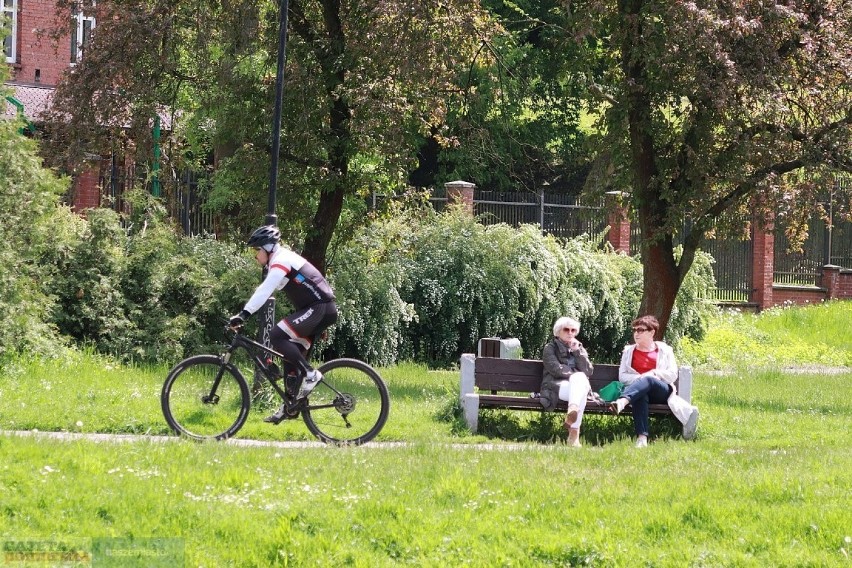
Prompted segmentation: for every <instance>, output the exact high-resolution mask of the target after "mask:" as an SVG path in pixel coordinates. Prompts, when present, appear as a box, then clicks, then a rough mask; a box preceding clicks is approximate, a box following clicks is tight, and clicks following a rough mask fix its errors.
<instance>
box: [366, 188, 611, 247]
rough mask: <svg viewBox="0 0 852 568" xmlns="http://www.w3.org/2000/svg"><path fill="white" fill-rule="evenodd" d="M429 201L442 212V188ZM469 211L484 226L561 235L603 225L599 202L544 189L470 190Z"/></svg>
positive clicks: (379, 198)
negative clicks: (500, 225) (534, 227)
mask: <svg viewBox="0 0 852 568" xmlns="http://www.w3.org/2000/svg"><path fill="white" fill-rule="evenodd" d="M384 199H385V196H381V195H375V194H374V195H373V197H372V204H373V207H374V208H375V207H376V206H377V205H378V204H380V203H381V202H382V201H383V200H384ZM429 201H430V203H432V206H433V207H434V208H435V210H436V211H442V210H443V209H444V207H445V206H446V203H447V197H446V192H445V190H444V188H440V189H435V190H434V191H433V193H432V195H431V197H430V198H429ZM473 214H474V215H476V216H477V218H478V219H479V220H480V221H481V222H482V223H483V224H484V225H495V224H497V223H506V224H507V225H511V226H513V227H518V226H520V225H537V226H538V227H539V229H540V230H541V231H542V233H545V234H549V235H553V236H556V237H562V238H573V237H578V236H580V235H582V234H588V235H594V234H597V233H600V232H602V231H603V230H604V229H605V228H606V225H607V216H606V211H605V209H604V207H603V202H602V201H594V202H591V203H590V202H588V201H583V200H581V199H580V198H578V197H576V196H570V195H562V194H558V193H549V192H546V191H540V192H538V193H533V192H530V191H480V190H474V193H473Z"/></svg>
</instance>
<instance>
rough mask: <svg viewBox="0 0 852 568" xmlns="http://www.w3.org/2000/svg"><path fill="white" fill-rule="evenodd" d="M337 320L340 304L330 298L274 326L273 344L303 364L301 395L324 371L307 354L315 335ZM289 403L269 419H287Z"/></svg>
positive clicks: (276, 420)
mask: <svg viewBox="0 0 852 568" xmlns="http://www.w3.org/2000/svg"><path fill="white" fill-rule="evenodd" d="M336 321H337V306H336V305H335V304H334V302H327V303H322V304H314V305H312V306H308V307H307V308H303V309H301V310H298V311H296V312H293V313H292V314H290V315H288V316H287V317H285V318H284V319H283V320H281V321H280V322H278V325H276V326H275V327H274V328H273V329H272V333H270V335H269V340H270V343H271V344H272V348H273V349H275V350H276V351H278V352H279V353H281V354H282V355H284V357H285V358H286V359H288V360H289V361H291V362H292V363H294V364H296V365H297V366H298V367H299V368H300V370H299V375H302V376H303V377H304V379H303V382H302V385H301V387H300V388H299V392H298V394H297V398H304V397H305V396H307V395H308V393H310V391H311V388H312V387H313V386H314V385H316V384H317V383H318V382H319V380H320V379H321V378H322V375H321V374H319V372H318V371H316V370H315V369H314V368H313V367H312V366H311V364H310V363H309V362H308V360H307V359H306V358H305V354H306V353H307V352H308V350H310V348H311V346H312V345H313V340H314V337H315V336H316V335H319V334H320V333H322V332H323V331H324V330H325V329H326V328H328V327H329V326H330V325H331V324H333V323H334V322H336ZM285 407H286V403H285V404H283V405H282V406H281V408H279V409H278V411H277V412H276V413H275V414H273V415H271V416H268V417H267V418H266V421H267V422H272V423H275V424H277V423H278V422H280V421H281V420H282V419H283V416H284V409H285Z"/></svg>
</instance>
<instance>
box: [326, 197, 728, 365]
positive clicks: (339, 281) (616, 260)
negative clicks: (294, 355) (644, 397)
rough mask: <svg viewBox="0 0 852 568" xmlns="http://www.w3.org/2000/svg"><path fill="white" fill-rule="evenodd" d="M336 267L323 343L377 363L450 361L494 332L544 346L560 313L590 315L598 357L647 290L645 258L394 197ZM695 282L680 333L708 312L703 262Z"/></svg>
mask: <svg viewBox="0 0 852 568" xmlns="http://www.w3.org/2000/svg"><path fill="white" fill-rule="evenodd" d="M708 266H709V264H708ZM330 277H331V279H332V284H333V286H334V288H335V292H336V294H337V297H338V300H339V303H340V307H341V310H340V311H341V318H340V321H339V322H338V324H337V325H336V326H335V327H334V328H333V334H332V335H331V337H330V341H329V343H328V344H327V345H326V346H325V349H326V355H328V356H330V355H332V354H335V355H352V356H358V357H362V358H365V359H367V360H370V361H373V362H375V363H378V364H389V363H392V362H395V361H398V360H406V359H411V360H415V361H420V362H426V363H428V364H434V365H447V364H451V363H454V362H455V361H457V360H458V357H459V355H460V354H461V353H465V352H473V351H475V349H476V345H477V342H478V340H479V339H480V338H482V337H492V336H500V337H517V338H519V339H520V341H521V345H522V347H523V350H524V353H525V354H526V356H528V357H538V356H539V352H540V350H541V347H542V346H543V345H544V343H545V342H546V341H547V340H548V339H549V338H550V336H551V330H552V325H553V322H554V321H555V320H556V319H557V318H558V317H560V316H562V315H569V316H572V317H574V318H576V319H578V320H579V321H580V322H581V323H582V331H581V338H582V339H583V341H584V343H585V344H586V345H587V346H588V348H589V349H590V352H591V353H592V355H593V357H594V358H595V360H598V361H605V360H606V361H614V360H616V359H617V357H618V356H619V354H620V353H621V350H622V348H623V346H624V344H625V343H626V342H627V340H628V339H629V337H628V330H629V324H630V321H631V320H632V319H633V318H634V317H636V314H637V310H638V307H639V300H640V295H641V266H640V265H639V264H638V262H637V261H636V260H635V259H631V258H628V257H625V256H623V255H616V254H612V253H607V252H603V251H601V250H600V249H599V247H598V246H597V244H596V243H595V242H594V240H593V239H590V238H581V239H574V240H571V241H568V242H565V243H563V242H560V241H558V240H556V239H554V238H553V237H550V236H542V235H541V234H540V232H539V231H538V229H536V228H535V227H533V226H524V227H521V228H519V229H513V228H511V227H509V226H507V225H504V224H500V225H491V226H487V227H486V226H484V225H482V224H480V223H478V222H477V221H476V219H474V218H472V217H469V216H467V215H465V214H463V213H462V212H460V211H450V212H448V213H444V214H441V215H438V214H436V213H435V212H434V211H432V210H431V209H430V208H428V207H411V208H407V209H406V208H400V209H395V210H393V211H392V212H391V213H390V214H388V215H387V217H385V218H383V219H381V220H377V221H376V222H374V223H372V224H370V225H369V226H366V227H364V228H363V229H362V230H361V231H360V232H358V233H357V234H356V235H355V236H354V238H353V239H352V241H351V242H350V243H349V244H348V245H347V246H345V247H343V248H342V249H341V250H340V251H339V252H338V255H337V258H336V262H335V264H334V266H333V267H332V270H331V273H330ZM690 282H691V283H692V284H690V286H688V287H687V290H688V291H689V292H690V294H684V295H683V296H682V298H681V299H680V300H679V303H678V308H679V311H678V314H679V317H678V318H677V319H676V323H675V324H674V325H673V326H672V327H671V329H670V334H672V335H673V336H674V335H675V334H679V333H690V334H692V335H694V336H699V335H700V333H701V329H702V327H701V326H702V321H703V319H704V318H706V311H707V308H706V306H705V305H704V304H703V303H702V302H703V301H702V300H700V298H701V297H703V296H702V295H701V294H700V292H701V291H702V290H705V289H707V288H708V286H710V285H711V283H712V273H710V272H708V271H703V272H700V271H698V272H696V273H695V274H694V276H693V279H691V280H690ZM693 304H701V305H693Z"/></svg>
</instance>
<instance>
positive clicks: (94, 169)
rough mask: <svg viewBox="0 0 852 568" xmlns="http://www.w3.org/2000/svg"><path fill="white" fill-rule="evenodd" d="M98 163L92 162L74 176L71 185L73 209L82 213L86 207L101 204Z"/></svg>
mask: <svg viewBox="0 0 852 568" xmlns="http://www.w3.org/2000/svg"><path fill="white" fill-rule="evenodd" d="M99 168H100V164H99V163H97V162H94V163H92V164H91V166H90V167H89V168H88V169H86V170H85V171H83V172H82V173H81V174H79V175H77V176H76V177H75V178H74V183H73V185H72V195H73V199H72V202H73V210H74V212H75V213H80V214H82V213H84V212H85V211H86V209H92V208H95V207H99V206H100V204H101V187H100V184H99V183H98V180H99V178H100V170H99Z"/></svg>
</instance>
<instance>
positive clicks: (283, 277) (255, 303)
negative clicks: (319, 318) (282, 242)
mask: <svg viewBox="0 0 852 568" xmlns="http://www.w3.org/2000/svg"><path fill="white" fill-rule="evenodd" d="M277 290H283V291H284V293H285V294H286V295H287V299H289V300H290V303H291V304H292V305H293V308H294V309H296V310H300V309H302V308H305V307H307V306H310V305H312V304H317V303H325V302H331V301H333V300H334V292H332V290H331V286H329V285H328V281H326V279H325V278H324V277H323V275H322V274H320V271H319V270H317V269H316V267H315V266H314V265H313V264H311V263H310V262H308V261H307V259H305V258H304V257H302V256H301V255H299V254H297V253H295V252H293V251H291V250H289V249H286V248H284V247H280V248H279V249H278V250H277V251H275V252H274V253H273V254H272V258H270V259H269V273H268V274H267V275H266V278H265V279H264V280H263V282H262V283H261V284H260V286H258V288H257V290H255V291H254V294H252V296H251V298H249V300H248V302H246V305H245V308H243V309H245V311H247V312H248V313H250V314H253V313H255V312H256V311H257V310H259V309H260V308H261V306H263V304H264V303H265V302H266V300H268V299H269V297H270V296H272V294H274V293H275V292H276V291H277Z"/></svg>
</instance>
